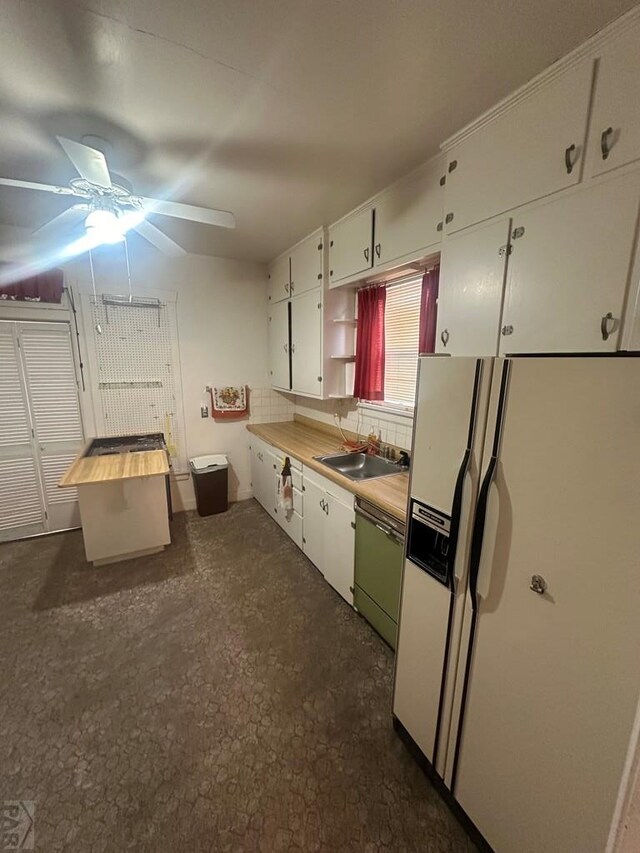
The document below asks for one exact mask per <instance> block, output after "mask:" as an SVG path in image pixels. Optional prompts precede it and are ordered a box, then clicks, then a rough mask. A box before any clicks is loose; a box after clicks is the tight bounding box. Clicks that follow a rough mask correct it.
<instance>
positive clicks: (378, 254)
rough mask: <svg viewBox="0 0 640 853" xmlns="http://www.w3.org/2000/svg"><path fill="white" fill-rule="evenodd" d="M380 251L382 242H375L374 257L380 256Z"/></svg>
mask: <svg viewBox="0 0 640 853" xmlns="http://www.w3.org/2000/svg"><path fill="white" fill-rule="evenodd" d="M381 252H382V243H376V257H378V258H379V257H380V254H381Z"/></svg>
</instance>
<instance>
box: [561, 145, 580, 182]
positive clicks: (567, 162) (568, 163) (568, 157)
mask: <svg viewBox="0 0 640 853" xmlns="http://www.w3.org/2000/svg"><path fill="white" fill-rule="evenodd" d="M575 153H576V146H575V145H573V144H571V145H569V146H568V147H567V148H565V149H564V166H565V169H566V170H567V175H570V174H571V172H573V167H574V166H575V164H576V161H577V159H578V156H577V154H576V156H575V157H574V156H573V155H574V154H575Z"/></svg>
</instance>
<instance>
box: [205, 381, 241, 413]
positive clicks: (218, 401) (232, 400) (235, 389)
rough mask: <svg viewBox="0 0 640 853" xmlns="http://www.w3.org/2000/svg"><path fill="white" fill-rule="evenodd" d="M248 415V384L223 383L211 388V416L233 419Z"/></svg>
mask: <svg viewBox="0 0 640 853" xmlns="http://www.w3.org/2000/svg"><path fill="white" fill-rule="evenodd" d="M248 415H249V386H248V385H225V386H224V387H220V388H212V389H211V417H212V418H215V420H217V421H218V420H233V419H237V418H246V417H248Z"/></svg>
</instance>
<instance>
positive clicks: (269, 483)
mask: <svg viewBox="0 0 640 853" xmlns="http://www.w3.org/2000/svg"><path fill="white" fill-rule="evenodd" d="M279 470H280V469H279V467H278V456H277V455H276V452H274V451H271V450H270V451H268V452H267V453H265V454H264V467H263V480H262V482H263V486H262V488H263V494H264V508H265V509H266V510H267V512H268V513H269V515H270V516H271V517H272V518H275V519H277V516H278V513H277V509H278V474H279Z"/></svg>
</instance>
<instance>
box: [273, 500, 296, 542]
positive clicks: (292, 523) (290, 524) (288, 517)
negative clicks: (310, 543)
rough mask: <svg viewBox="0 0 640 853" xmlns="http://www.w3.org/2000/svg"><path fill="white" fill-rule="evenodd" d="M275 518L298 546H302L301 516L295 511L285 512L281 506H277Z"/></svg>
mask: <svg viewBox="0 0 640 853" xmlns="http://www.w3.org/2000/svg"><path fill="white" fill-rule="evenodd" d="M294 503H295V501H294ZM275 519H276V521H277V522H278V524H279V525H280V527H281V528H282V529H283V530H284V532H285V533H286V534H287V535H288V536H290V537H291V539H292V540H293V541H294V542H295V544H296V545H297V546H298V548H302V516H300V515H298V513H297V512H295V511H294V512H287V513H285V512H283V510H282V507H278V511H277V513H276V515H275Z"/></svg>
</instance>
